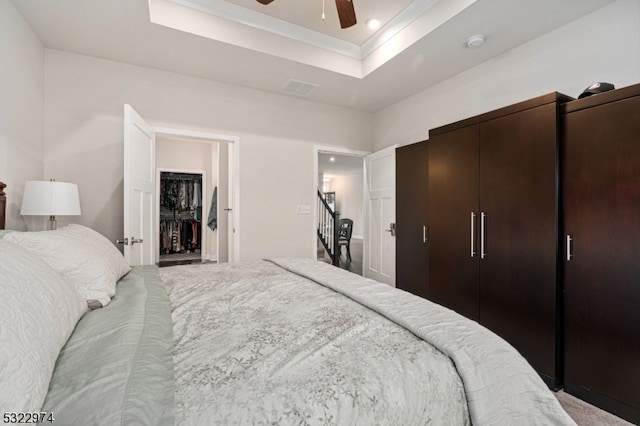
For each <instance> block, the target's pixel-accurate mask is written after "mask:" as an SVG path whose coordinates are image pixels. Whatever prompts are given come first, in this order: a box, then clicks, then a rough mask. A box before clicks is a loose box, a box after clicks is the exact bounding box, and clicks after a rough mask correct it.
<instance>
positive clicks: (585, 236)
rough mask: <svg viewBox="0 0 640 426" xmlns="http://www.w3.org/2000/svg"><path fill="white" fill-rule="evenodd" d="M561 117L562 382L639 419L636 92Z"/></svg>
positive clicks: (639, 118) (639, 128)
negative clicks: (564, 254) (564, 237)
mask: <svg viewBox="0 0 640 426" xmlns="http://www.w3.org/2000/svg"><path fill="white" fill-rule="evenodd" d="M565 117H566V118H565V123H564V129H565V150H564V156H563V157H564V162H563V165H564V188H563V189H564V231H565V233H566V234H567V235H569V236H570V239H571V241H570V242H569V247H568V249H569V250H570V251H571V253H570V257H569V254H567V257H568V258H569V260H565V265H564V286H565V379H566V380H565V383H566V388H567V391H568V392H570V393H574V394H576V395H578V396H580V397H582V398H584V399H587V400H589V401H591V402H593V403H595V404H597V405H600V406H602V407H603V408H605V409H608V410H611V411H614V412H617V413H618V414H619V415H621V416H623V417H626V418H627V419H629V420H631V421H634V422H636V423H640V97H635V98H629V99H624V100H618V101H615V102H611V103H608V104H603V105H599V106H596V107H593V108H588V109H582V110H578V111H575V112H570V113H568V114H566V116H565ZM565 241H566V240H565ZM565 249H567V247H566V246H565Z"/></svg>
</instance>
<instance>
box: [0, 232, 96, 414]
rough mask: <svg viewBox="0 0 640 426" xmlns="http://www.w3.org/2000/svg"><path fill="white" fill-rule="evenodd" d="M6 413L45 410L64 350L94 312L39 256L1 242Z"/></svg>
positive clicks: (2, 399)
mask: <svg viewBox="0 0 640 426" xmlns="http://www.w3.org/2000/svg"><path fill="white" fill-rule="evenodd" d="M0 277H2V282H1V284H0V411H3V412H14V411H19V412H26V411H29V412H33V411H40V407H42V403H43V402H44V398H45V396H46V395H47V389H48V387H49V380H51V373H52V372H53V367H54V365H55V362H56V359H57V358H58V353H59V352H60V349H62V347H63V346H64V344H65V343H66V341H67V339H68V338H69V336H70V335H71V332H72V331H73V329H74V327H75V325H76V323H77V322H78V320H79V319H80V317H82V315H84V313H85V312H86V311H87V310H88V308H87V304H86V302H85V300H84V299H83V298H82V296H80V294H79V293H78V292H77V291H76V289H75V288H74V287H73V286H72V285H71V283H70V282H69V281H68V280H67V279H66V278H65V277H64V276H63V275H62V274H60V273H58V272H56V271H54V270H53V269H51V267H50V266H49V265H48V264H47V263H46V262H45V261H43V260H42V259H40V258H39V257H38V256H36V255H34V254H33V253H30V252H29V251H27V250H25V249H23V248H22V247H19V246H16V245H15V244H12V243H10V242H8V241H5V240H0Z"/></svg>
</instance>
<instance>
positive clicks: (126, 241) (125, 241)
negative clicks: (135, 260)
mask: <svg viewBox="0 0 640 426" xmlns="http://www.w3.org/2000/svg"><path fill="white" fill-rule="evenodd" d="M116 243H117V244H123V245H125V246H128V245H129V239H128V238H125V239H124V240H116Z"/></svg>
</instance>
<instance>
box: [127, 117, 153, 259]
mask: <svg viewBox="0 0 640 426" xmlns="http://www.w3.org/2000/svg"><path fill="white" fill-rule="evenodd" d="M155 163H156V135H155V133H154V132H153V130H151V127H150V126H149V125H148V124H147V123H146V122H145V121H144V120H143V119H142V117H140V115H138V113H137V112H136V111H135V110H134V109H133V108H132V107H131V106H130V105H125V106H124V239H123V243H124V258H125V260H126V261H127V262H128V263H129V265H131V266H137V265H152V264H154V263H155V253H156V242H155V232H154V230H155V221H154V217H155V216H154V206H155V202H154V190H155V181H154V180H155Z"/></svg>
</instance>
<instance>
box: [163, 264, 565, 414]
mask: <svg viewBox="0 0 640 426" xmlns="http://www.w3.org/2000/svg"><path fill="white" fill-rule="evenodd" d="M272 262H273V263H269V262H252V263H240V264H223V265H212V264H208V265H189V266H177V267H171V268H161V269H160V273H161V276H162V278H163V280H164V281H165V283H166V285H167V288H168V290H169V297H170V299H171V304H172V310H173V319H174V323H175V325H174V334H175V340H176V346H175V349H174V360H175V362H176V365H175V374H176V405H177V407H176V408H177V413H176V420H177V423H178V424H185V425H200V424H202V425H204V424H207V425H208V424H278V425H284V424H340V425H352V424H354V425H356V424H362V425H374V424H379V425H417V424H434V425H465V424H469V422H470V421H472V422H473V424H475V425H484V424H495V425H512V424H514V425H515V424H518V425H524V424H539V425H553V424H558V425H560V424H574V423H573V422H572V421H571V419H570V418H569V417H568V416H567V415H566V413H564V411H563V410H562V408H561V407H560V405H559V404H558V402H557V400H556V399H555V398H554V396H553V395H552V394H551V392H550V391H549V390H548V389H547V388H546V386H545V385H544V383H543V382H542V380H540V379H539V377H538V376H537V374H536V373H535V372H534V371H533V370H532V369H531V367H529V365H528V364H527V363H526V361H524V359H523V358H522V357H520V355H518V354H517V353H516V352H515V350H513V349H512V348H511V347H510V346H509V345H508V344H506V343H505V342H504V341H503V340H502V339H500V338H498V337H497V336H495V335H494V334H493V333H491V332H489V331H488V330H486V329H484V328H483V327H481V326H479V325H478V324H476V323H474V322H471V321H469V320H467V319H465V318H463V317H461V316H459V315H457V314H455V313H453V312H452V311H450V310H447V309H445V308H442V307H440V306H438V305H435V304H433V303H430V302H428V301H426V300H424V299H421V298H418V297H415V296H413V295H411V294H408V293H406V292H403V291H400V290H397V289H394V288H391V287H389V286H387V285H384V284H380V283H376V282H375V281H371V280H367V279H364V278H362V277H359V276H357V275H353V274H350V273H347V272H345V271H343V270H340V269H338V268H334V267H332V266H330V265H326V264H323V263H320V262H316V261H312V260H305V259H276V260H272ZM274 263H276V264H278V265H280V266H281V267H282V268H286V269H288V270H290V271H292V272H294V274H291V273H288V272H286V271H285V270H284V269H281V268H280V267H277V266H275V265H274ZM303 277H308V278H309V279H306V278H303ZM313 281H316V282H313ZM318 284H322V285H318ZM332 290H335V291H332ZM341 293H342V294H341ZM344 296H347V297H344ZM354 301H357V302H358V303H355V302H354ZM376 311H377V312H378V313H380V314H382V315H380V314H378V313H376ZM389 319H390V320H391V321H389ZM417 336H419V337H417Z"/></svg>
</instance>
